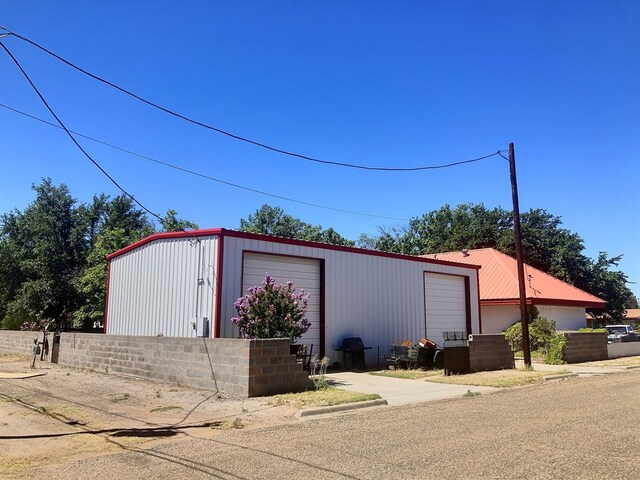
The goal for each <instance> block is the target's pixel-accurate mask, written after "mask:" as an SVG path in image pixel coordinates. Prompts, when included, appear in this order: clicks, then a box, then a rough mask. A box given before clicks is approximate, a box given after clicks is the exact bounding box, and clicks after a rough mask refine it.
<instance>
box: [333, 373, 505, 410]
mask: <svg viewBox="0 0 640 480" xmlns="http://www.w3.org/2000/svg"><path fill="white" fill-rule="evenodd" d="M327 379H328V380H329V381H330V382H332V384H333V385H334V386H335V387H338V388H342V389H344V390H351V391H356V392H363V393H377V394H378V395H380V396H381V397H382V398H384V399H385V400H386V401H387V402H388V404H389V405H394V406H395V405H407V404H411V403H420V402H427V401H431V400H441V399H444V398H453V397H461V396H462V395H464V394H465V393H467V392H468V391H469V390H471V391H472V392H490V391H494V390H499V389H498V388H494V387H476V386H472V385H451V384H445V383H434V382H426V381H416V380H407V379H403V378H392V377H383V376H378V375H369V374H368V373H366V372H363V373H356V372H340V373H330V374H328V375H327Z"/></svg>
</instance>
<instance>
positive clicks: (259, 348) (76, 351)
mask: <svg viewBox="0 0 640 480" xmlns="http://www.w3.org/2000/svg"><path fill="white" fill-rule="evenodd" d="M34 336H38V337H39V338H40V337H42V334H41V333H40V334H38V333H36V332H17V331H9V330H0V353H13V354H18V355H30V354H31V348H32V346H33V338H34ZM58 363H60V364H61V365H68V366H72V367H79V368H89V369H92V370H96V371H102V372H109V373H120V374H127V375H135V376H138V377H144V378H148V379H151V380H158V381H163V382H169V383H176V384H180V385H187V386H192V387H198V388H206V389H210V390H215V391H222V392H226V393H230V394H234V395H240V396H244V397H257V396H263V395H273V394H277V393H285V392H295V391H302V390H305V389H307V388H309V387H310V380H309V378H308V375H307V373H306V372H304V371H303V370H302V365H300V364H298V363H296V359H295V355H291V354H290V352H289V340H287V339H266V340H244V339H218V338H176V337H138V336H125V335H99V334H90V333H63V334H62V336H61V339H60V351H59V357H58Z"/></svg>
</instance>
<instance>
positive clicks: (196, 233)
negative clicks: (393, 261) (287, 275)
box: [107, 228, 480, 270]
mask: <svg viewBox="0 0 640 480" xmlns="http://www.w3.org/2000/svg"><path fill="white" fill-rule="evenodd" d="M215 235H218V236H220V237H221V238H222V236H225V235H226V236H229V237H236V238H244V239H248V240H262V241H265V242H274V243H282V244H286V245H297V246H301V247H311V248H322V249H325V250H335V251H339V252H349V253H357V254H360V255H371V256H374V257H386V258H397V259H403V260H411V261H412V262H420V263H430V264H434V265H448V266H452V267H461V268H465V269H469V268H472V269H475V270H479V269H480V265H471V264H468V263H458V262H448V261H446V260H436V259H433V258H425V257H418V256H416V255H402V254H399V253H387V252H381V251H379V250H367V249H365V248H356V247H343V246H341V245H330V244H328V243H320V242H310V241H308V240H296V239H293V238H283V237H272V236H270V235H262V234H258V233H247V232H238V231H236V230H227V229H226V228H209V229H203V230H189V231H186V232H166V233H154V234H153V235H149V236H148V237H146V238H143V239H142V240H139V241H137V242H135V243H132V244H131V245H128V246H126V247H124V248H121V249H120V250H117V251H115V252H113V253H111V254H109V255H107V259H108V260H111V259H113V258H116V257H119V256H120V255H124V254H125V253H127V252H130V251H132V250H135V249H136V248H140V247H142V246H143V245H146V244H147V243H151V242H154V241H157V240H166V239H172V238H189V237H207V236H215Z"/></svg>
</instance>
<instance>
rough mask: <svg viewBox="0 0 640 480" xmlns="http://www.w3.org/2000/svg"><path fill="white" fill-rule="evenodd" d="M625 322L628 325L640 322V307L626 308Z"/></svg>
mask: <svg viewBox="0 0 640 480" xmlns="http://www.w3.org/2000/svg"><path fill="white" fill-rule="evenodd" d="M623 323H626V324H627V325H635V324H636V323H640V308H627V309H626V310H625V316H624V320H623Z"/></svg>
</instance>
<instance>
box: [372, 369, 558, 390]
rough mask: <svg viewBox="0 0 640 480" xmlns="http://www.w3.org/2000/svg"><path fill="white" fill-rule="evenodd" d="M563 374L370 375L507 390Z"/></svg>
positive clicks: (520, 371)
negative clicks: (549, 376)
mask: <svg viewBox="0 0 640 480" xmlns="http://www.w3.org/2000/svg"><path fill="white" fill-rule="evenodd" d="M563 373H570V372H569V370H559V371H554V372H548V371H546V372H545V371H535V370H525V369H513V370H495V371H492V372H477V373H469V374H466V375H450V376H445V375H444V370H384V371H381V372H373V373H372V375H383V376H389V377H395V378H408V379H416V380H417V379H421V380H426V381H429V382H437V383H452V384H459V385H474V386H477V387H497V388H509V387H519V386H522V385H529V384H532V383H538V382H541V381H543V378H544V377H546V376H548V375H551V374H554V375H558V374H563Z"/></svg>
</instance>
